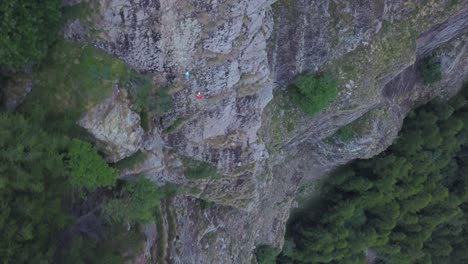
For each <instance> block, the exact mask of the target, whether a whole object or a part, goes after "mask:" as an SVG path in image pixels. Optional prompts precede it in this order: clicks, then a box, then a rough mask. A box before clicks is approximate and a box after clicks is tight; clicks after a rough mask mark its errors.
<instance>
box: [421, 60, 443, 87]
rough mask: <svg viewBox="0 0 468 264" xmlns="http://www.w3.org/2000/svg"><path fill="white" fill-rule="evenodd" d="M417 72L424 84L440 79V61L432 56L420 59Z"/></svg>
mask: <svg viewBox="0 0 468 264" xmlns="http://www.w3.org/2000/svg"><path fill="white" fill-rule="evenodd" d="M419 72H420V73H421V76H422V78H423V81H424V83H425V84H431V83H435V82H438V81H440V80H441V79H442V72H441V69H440V61H439V60H438V59H437V58H436V57H434V56H432V57H428V58H425V59H423V60H422V62H421V64H420V65H419Z"/></svg>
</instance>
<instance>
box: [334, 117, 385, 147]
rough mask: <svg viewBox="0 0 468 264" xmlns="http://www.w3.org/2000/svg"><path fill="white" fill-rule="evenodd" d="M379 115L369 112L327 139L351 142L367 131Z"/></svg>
mask: <svg viewBox="0 0 468 264" xmlns="http://www.w3.org/2000/svg"><path fill="white" fill-rule="evenodd" d="M377 115H378V114H377V113H375V112H373V111H371V112H368V113H366V114H364V115H363V116H361V117H359V118H358V119H356V120H354V121H353V122H351V123H349V124H347V125H346V126H343V127H341V128H340V129H338V130H337V131H336V133H335V134H334V135H333V136H331V137H329V138H327V140H331V142H334V141H335V140H336V139H337V140H339V141H341V142H343V143H349V142H351V141H352V140H353V139H355V138H356V137H361V136H363V135H364V134H365V133H366V131H368V130H369V129H370V125H371V123H372V120H373V119H374V118H377ZM333 139H335V140H333ZM331 142H330V143H331Z"/></svg>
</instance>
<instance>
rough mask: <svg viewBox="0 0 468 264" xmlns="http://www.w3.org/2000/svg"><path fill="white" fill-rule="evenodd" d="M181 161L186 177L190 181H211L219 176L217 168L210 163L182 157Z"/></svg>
mask: <svg viewBox="0 0 468 264" xmlns="http://www.w3.org/2000/svg"><path fill="white" fill-rule="evenodd" d="M181 159H182V163H183V164H184V168H185V170H184V172H185V175H186V176H187V178H189V179H193V180H197V179H210V178H214V177H217V176H218V172H217V170H216V168H215V167H213V166H212V165H211V164H209V163H208V162H203V161H199V160H195V159H192V158H189V157H181Z"/></svg>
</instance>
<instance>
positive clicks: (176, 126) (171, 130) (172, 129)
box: [162, 118, 186, 135]
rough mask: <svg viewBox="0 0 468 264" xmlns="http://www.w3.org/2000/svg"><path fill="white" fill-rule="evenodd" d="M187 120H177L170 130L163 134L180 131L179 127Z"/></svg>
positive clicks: (164, 131) (167, 129)
mask: <svg viewBox="0 0 468 264" xmlns="http://www.w3.org/2000/svg"><path fill="white" fill-rule="evenodd" d="M185 120H186V119H185V118H179V119H177V120H176V121H174V123H172V125H170V126H169V127H168V128H166V129H165V130H163V132H162V134H163V135H167V134H171V133H174V132H175V131H176V130H177V129H179V127H181V126H182V125H183V124H184V122H185Z"/></svg>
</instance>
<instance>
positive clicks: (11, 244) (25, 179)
mask: <svg viewBox="0 0 468 264" xmlns="http://www.w3.org/2000/svg"><path fill="white" fill-rule="evenodd" d="M64 147H65V144H64V142H63V139H61V138H59V137H52V136H49V135H48V134H46V133H45V132H44V131H42V130H41V129H40V128H37V127H33V126H32V125H31V124H30V123H29V122H28V121H26V120H25V119H24V118H23V117H22V116H20V115H16V114H11V113H0V176H1V177H0V237H1V239H0V259H2V261H3V262H2V263H15V264H16V263H50V262H51V261H52V257H53V255H54V252H55V243H54V236H55V235H56V234H57V233H58V232H59V231H60V230H62V229H63V228H64V227H65V226H66V225H67V224H68V223H69V220H70V218H69V217H68V215H67V214H66V213H65V211H64V210H63V209H62V207H61V197H63V194H64V192H66V190H67V185H66V183H65V181H66V178H67V176H68V172H67V168H66V166H65V165H64V163H63V155H62V154H61V153H62V152H63V150H64Z"/></svg>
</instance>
